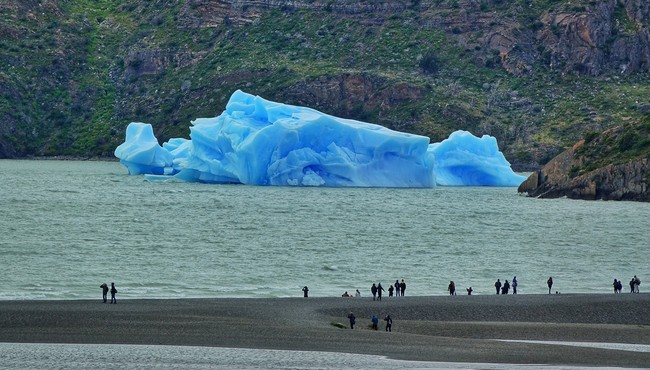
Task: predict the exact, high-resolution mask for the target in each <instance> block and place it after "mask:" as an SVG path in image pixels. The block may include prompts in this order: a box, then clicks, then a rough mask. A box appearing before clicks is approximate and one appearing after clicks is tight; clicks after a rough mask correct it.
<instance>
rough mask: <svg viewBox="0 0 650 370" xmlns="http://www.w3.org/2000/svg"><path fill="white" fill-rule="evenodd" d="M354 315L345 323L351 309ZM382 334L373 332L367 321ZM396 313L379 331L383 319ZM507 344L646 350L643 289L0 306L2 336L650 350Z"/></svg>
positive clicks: (574, 352) (398, 351)
mask: <svg viewBox="0 0 650 370" xmlns="http://www.w3.org/2000/svg"><path fill="white" fill-rule="evenodd" d="M350 312H353V313H354V314H355V316H356V317H357V326H356V327H355V329H354V330H350V329H347V326H348V320H347V318H346V317H347V315H348V313H350ZM372 314H376V315H377V316H378V317H379V318H380V330H379V331H374V330H371V329H370V327H369V326H370V316H371V315H372ZM386 314H389V315H391V317H392V318H393V320H394V321H393V331H392V332H390V333H389V332H386V331H384V330H383V329H384V322H383V321H381V319H383V317H384V316H385V315H386ZM496 339H509V340H538V341H539V340H554V341H576V342H608V343H633V344H645V345H650V294H629V293H628V294H618V295H614V294H609V295H604V294H566V295H523V294H522V295H516V296H514V295H508V296H497V295H494V296H453V297H448V296H436V297H384V299H383V300H382V301H373V300H372V299H371V298H366V297H364V298H277V299H180V300H120V301H119V303H118V304H116V305H111V304H103V303H101V301H100V300H97V301H87V300H83V301H0V342H18V343H20V342H33V343H40V342H42V343H124V344H167V345H199V346H215V347H238V348H266V349H289V350H308V351H333V352H347V353H364V354H377V355H385V356H388V357H390V358H395V359H403V360H426V361H446V362H448V361H451V362H495V363H514V364H519V363H521V364H554V365H583V366H624V367H648V366H649V364H650V353H647V352H645V353H644V352H633V351H620V350H608V349H596V348H584V347H571V346H560V345H551V344H539V343H516V342H504V341H501V340H496Z"/></svg>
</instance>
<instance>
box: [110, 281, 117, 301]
mask: <svg viewBox="0 0 650 370" xmlns="http://www.w3.org/2000/svg"><path fill="white" fill-rule="evenodd" d="M116 293H117V289H115V283H111V303H115V304H117V299H115V294H116Z"/></svg>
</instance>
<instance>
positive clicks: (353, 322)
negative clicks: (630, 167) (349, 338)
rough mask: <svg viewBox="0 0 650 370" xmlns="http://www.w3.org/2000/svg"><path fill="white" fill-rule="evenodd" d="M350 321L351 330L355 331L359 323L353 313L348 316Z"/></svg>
mask: <svg viewBox="0 0 650 370" xmlns="http://www.w3.org/2000/svg"><path fill="white" fill-rule="evenodd" d="M348 320H350V329H354V324H355V323H356V322H357V318H356V317H354V314H353V313H352V312H350V314H349V315H348Z"/></svg>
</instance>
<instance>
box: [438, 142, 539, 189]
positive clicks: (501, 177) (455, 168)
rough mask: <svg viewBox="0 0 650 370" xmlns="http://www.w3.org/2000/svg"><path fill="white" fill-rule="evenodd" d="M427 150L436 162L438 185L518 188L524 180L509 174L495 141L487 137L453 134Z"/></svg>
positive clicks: (509, 169) (512, 173)
mask: <svg viewBox="0 0 650 370" xmlns="http://www.w3.org/2000/svg"><path fill="white" fill-rule="evenodd" d="M430 149H431V151H432V152H433V154H434V156H435V158H436V161H435V173H436V183H437V184H438V185H442V186H519V184H521V183H522V182H523V181H524V180H525V179H526V177H525V176H521V175H517V174H516V173H514V172H513V171H512V169H511V168H510V163H509V162H508V161H507V160H506V158H505V157H504V156H503V153H501V152H500V151H499V147H498V145H497V139H495V138H494V137H492V136H489V135H483V137H481V138H478V137H476V136H474V135H472V134H470V133H469V132H467V131H455V132H452V134H451V135H449V138H447V139H445V140H443V141H442V142H440V143H434V144H431V145H430Z"/></svg>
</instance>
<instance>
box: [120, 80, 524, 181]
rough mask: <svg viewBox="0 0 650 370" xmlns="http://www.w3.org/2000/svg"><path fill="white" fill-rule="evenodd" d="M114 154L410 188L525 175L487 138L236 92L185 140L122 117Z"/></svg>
mask: <svg viewBox="0 0 650 370" xmlns="http://www.w3.org/2000/svg"><path fill="white" fill-rule="evenodd" d="M115 156H116V157H117V158H119V159H120V162H121V163H122V164H124V166H125V167H126V168H127V169H128V172H129V174H133V175H136V174H137V175H139V174H144V175H145V178H147V179H148V180H151V181H166V180H168V179H178V180H183V181H189V182H205V183H215V184H226V183H235V184H248V185H262V186H268V185H275V186H328V187H413V188H415V187H433V186H435V185H436V184H440V185H487V186H517V185H519V183H521V182H522V181H523V180H524V177H523V176H519V175H516V174H515V173H514V172H512V170H511V169H510V164H509V163H508V162H507V161H506V160H505V158H504V157H503V154H501V152H499V150H498V146H497V143H496V139H494V138H491V137H489V136H483V138H481V139H479V138H476V137H475V136H473V135H471V134H470V133H468V132H464V131H457V132H456V133H454V134H452V135H451V136H450V137H449V139H447V140H445V141H443V142H441V143H437V144H430V140H429V138H428V137H425V136H420V135H414V134H409V133H403V132H397V131H393V130H390V129H388V128H385V127H383V126H380V125H376V124H372V123H366V122H360V121H355V120H351V119H344V118H339V117H334V116H331V115H327V114H324V113H321V112H319V111H317V110H314V109H311V108H307V107H299V106H292V105H287V104H282V103H276V102H271V101H268V100H265V99H263V98H261V97H259V96H254V95H250V94H247V93H245V92H242V91H240V90H238V91H236V92H234V93H233V95H232V96H231V97H230V100H229V101H228V104H227V105H226V109H225V111H224V112H223V113H222V114H220V115H219V116H218V117H214V118H198V119H196V120H194V121H192V126H191V127H190V139H189V140H188V139H182V138H174V139H171V140H169V141H168V142H166V143H164V144H163V145H162V146H160V145H159V143H158V141H157V139H156V137H155V135H154V134H153V127H152V126H151V125H150V124H148V123H142V122H132V123H130V124H129V126H128V127H127V130H126V139H125V142H124V143H123V144H121V145H120V146H118V147H117V148H116V149H115ZM438 176H440V180H437V179H438ZM517 179H518V180H517ZM516 181H519V182H518V183H516V184H514V182H516Z"/></svg>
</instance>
